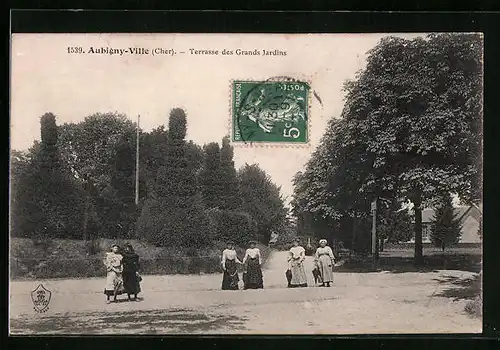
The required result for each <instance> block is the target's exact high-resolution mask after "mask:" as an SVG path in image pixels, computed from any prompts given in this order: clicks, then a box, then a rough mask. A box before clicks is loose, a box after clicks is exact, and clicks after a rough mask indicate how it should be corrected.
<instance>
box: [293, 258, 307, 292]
mask: <svg viewBox="0 0 500 350" xmlns="http://www.w3.org/2000/svg"><path fill="white" fill-rule="evenodd" d="M291 271H292V279H291V281H290V287H292V288H293V287H307V277H306V270H305V269H304V264H303V263H301V262H299V261H292V262H291Z"/></svg>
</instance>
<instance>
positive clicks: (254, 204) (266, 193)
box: [238, 164, 287, 244]
mask: <svg viewBox="0 0 500 350" xmlns="http://www.w3.org/2000/svg"><path fill="white" fill-rule="evenodd" d="M238 179H239V193H240V198H241V199H242V202H243V203H242V206H243V210H244V211H245V212H247V213H249V214H250V215H251V216H252V217H253V218H254V220H255V221H256V225H257V233H258V236H259V239H260V241H261V242H262V243H264V244H267V243H268V242H269V239H270V238H271V233H272V232H273V231H276V232H281V231H282V230H283V229H284V228H285V227H286V216H287V210H286V208H285V206H284V202H283V198H282V197H281V194H280V188H279V187H278V186H276V185H275V184H274V183H273V182H272V180H271V178H270V177H269V175H267V174H266V172H265V171H264V170H262V169H261V168H259V166H258V165H256V164H253V165H248V164H245V165H244V166H243V167H242V168H241V169H240V170H239V172H238Z"/></svg>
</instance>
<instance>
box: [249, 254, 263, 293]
mask: <svg viewBox="0 0 500 350" xmlns="http://www.w3.org/2000/svg"><path fill="white" fill-rule="evenodd" d="M244 282H245V289H260V288H264V281H263V278H262V269H261V268H260V264H259V259H257V258H255V259H251V258H250V259H248V260H247V272H246V274H245V279H244Z"/></svg>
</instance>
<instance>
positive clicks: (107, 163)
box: [58, 113, 146, 239]
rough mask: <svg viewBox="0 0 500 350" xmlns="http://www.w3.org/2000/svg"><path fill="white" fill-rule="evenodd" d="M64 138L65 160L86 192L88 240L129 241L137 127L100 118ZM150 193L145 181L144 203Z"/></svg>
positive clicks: (71, 127) (63, 131)
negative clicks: (117, 238) (146, 188)
mask: <svg viewBox="0 0 500 350" xmlns="http://www.w3.org/2000/svg"><path fill="white" fill-rule="evenodd" d="M59 134H60V138H59V141H58V143H59V148H60V149H61V153H62V157H63V160H64V162H65V163H66V164H68V166H69V168H70V169H71V171H72V173H73V174H74V176H75V177H76V178H77V179H79V181H80V183H81V187H82V188H83V189H84V191H85V196H84V198H85V210H84V214H85V219H84V222H85V225H84V230H83V238H84V239H90V238H92V236H94V235H99V236H108V237H120V236H127V235H128V234H129V231H130V225H131V220H133V219H134V216H133V215H124V214H123V213H120V212H121V211H122V209H124V207H123V206H126V207H127V209H126V212H127V214H130V212H129V209H130V210H132V209H131V208H130V200H131V198H133V195H134V187H133V181H134V180H133V178H134V176H135V172H134V170H133V169H134V167H135V151H134V150H135V141H136V136H135V135H136V125H135V124H134V123H133V122H132V121H131V120H129V119H128V118H127V117H126V116H125V115H122V114H118V113H97V114H93V115H91V116H88V117H86V118H85V120H84V121H82V122H80V123H77V124H64V125H63V126H62V127H61V128H60V130H59ZM145 187H146V186H145V179H144V176H142V179H141V185H140V190H141V193H140V195H141V197H143V196H144V195H145Z"/></svg>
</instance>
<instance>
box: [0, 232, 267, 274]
mask: <svg viewBox="0 0 500 350" xmlns="http://www.w3.org/2000/svg"><path fill="white" fill-rule="evenodd" d="M126 242H129V243H131V244H132V245H133V246H134V249H135V251H136V252H137V254H139V256H140V264H141V272H142V274H144V275H149V274H151V275H153V274H154V275H167V274H198V273H217V272H220V271H221V266H220V255H221V251H222V249H224V243H221V242H215V243H214V244H213V246H211V247H207V248H204V249H197V250H193V249H189V248H178V247H168V248H165V247H155V246H152V245H150V244H148V243H146V242H142V241H137V240H129V241H126ZM113 243H117V244H123V243H125V241H116V240H108V239H99V240H96V241H94V242H93V243H90V242H85V241H81V240H61V239H54V240H44V241H40V242H37V241H34V240H31V239H21V238H14V239H11V241H10V277H11V279H17V280H18V279H41V278H42V279H43V278H45V279H49V278H85V277H102V276H105V274H106V271H105V268H104V264H103V259H104V254H105V252H107V251H109V248H110V247H111V245H112V244H113ZM259 248H260V249H261V252H262V255H263V259H264V262H265V261H266V260H267V258H268V256H269V254H270V250H269V248H267V247H266V246H263V245H260V246H259ZM237 252H238V256H239V257H240V259H242V258H243V256H244V253H245V249H244V248H241V247H237Z"/></svg>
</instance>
